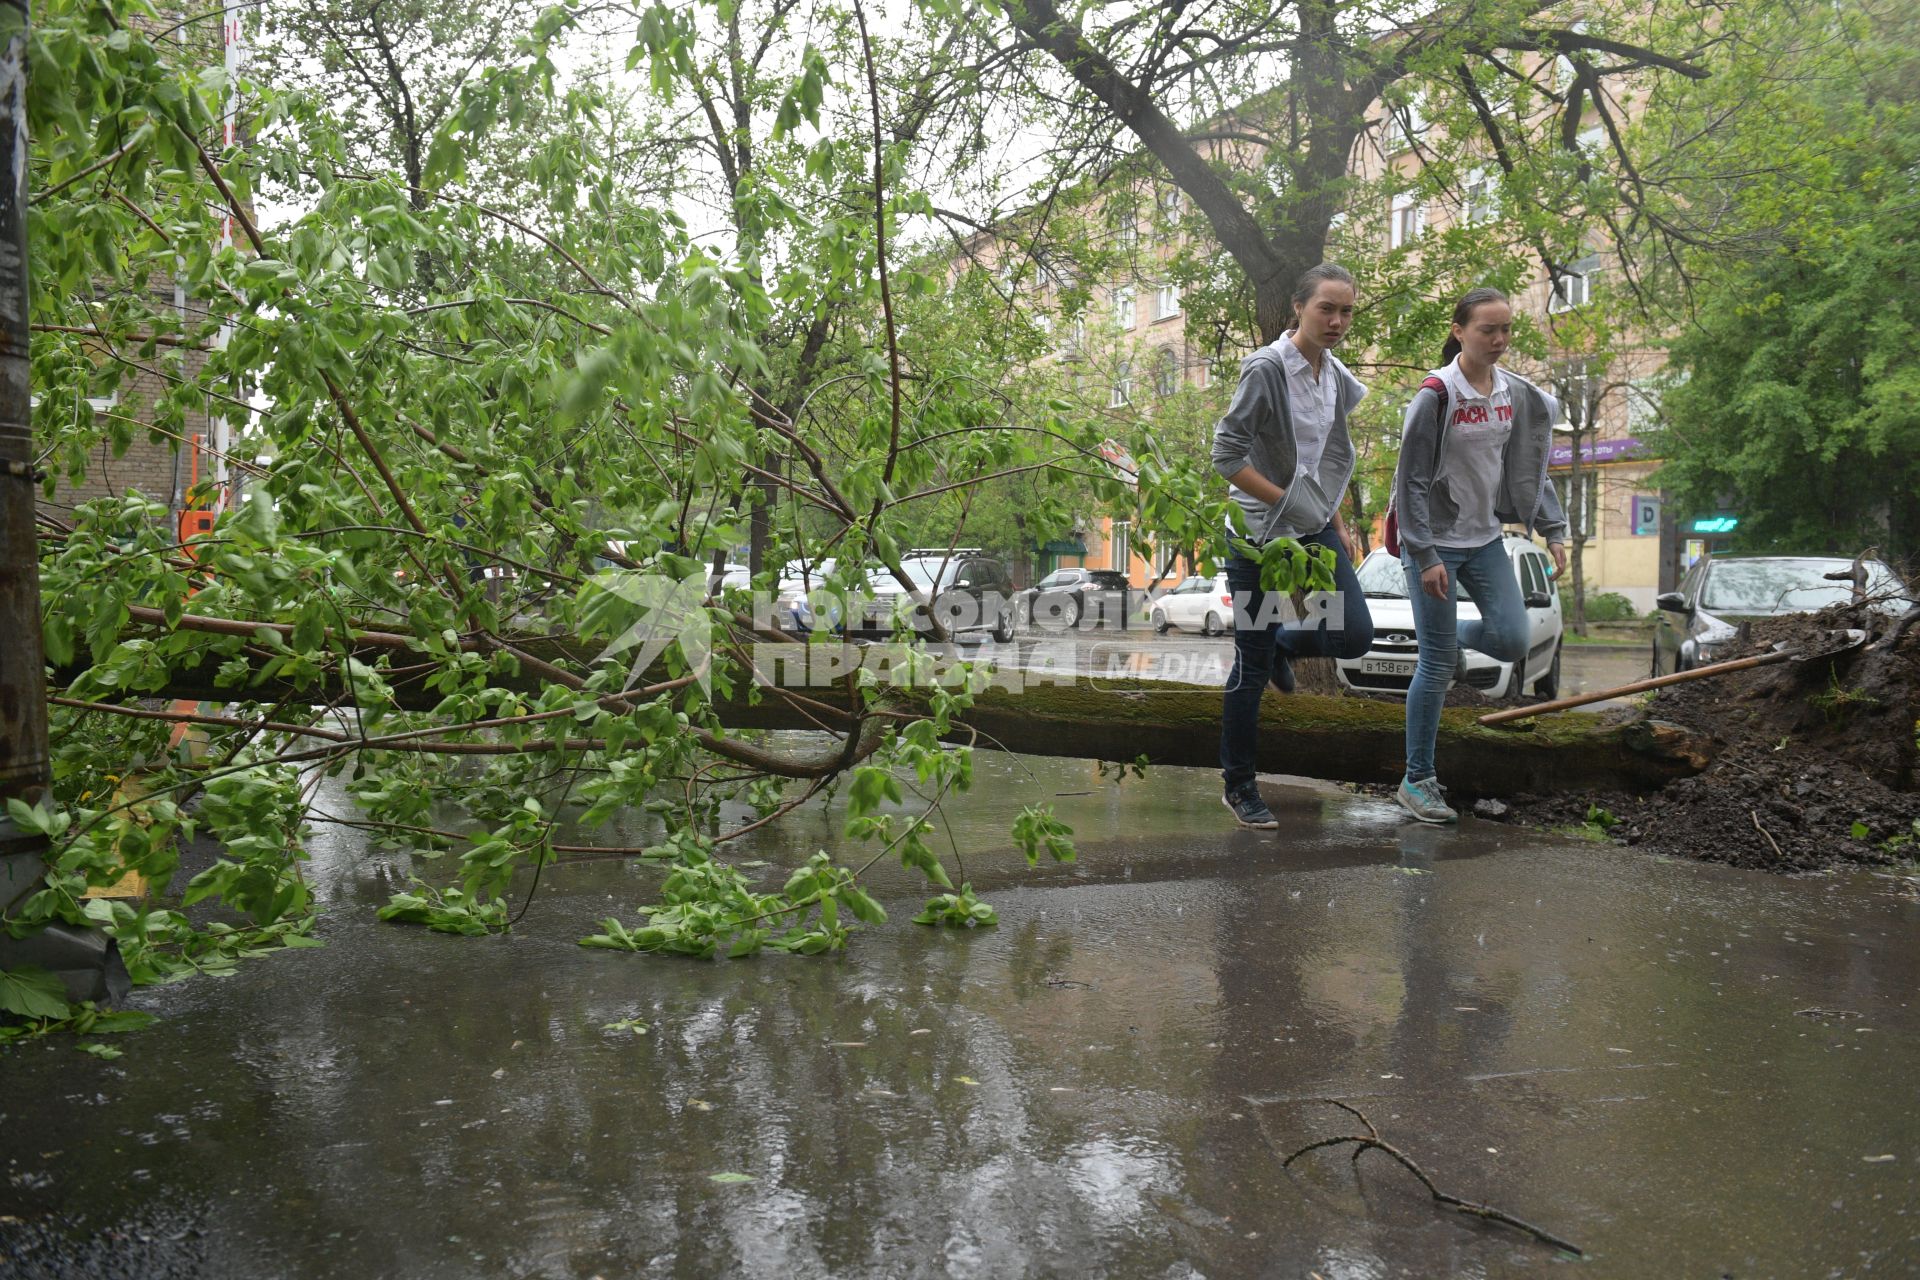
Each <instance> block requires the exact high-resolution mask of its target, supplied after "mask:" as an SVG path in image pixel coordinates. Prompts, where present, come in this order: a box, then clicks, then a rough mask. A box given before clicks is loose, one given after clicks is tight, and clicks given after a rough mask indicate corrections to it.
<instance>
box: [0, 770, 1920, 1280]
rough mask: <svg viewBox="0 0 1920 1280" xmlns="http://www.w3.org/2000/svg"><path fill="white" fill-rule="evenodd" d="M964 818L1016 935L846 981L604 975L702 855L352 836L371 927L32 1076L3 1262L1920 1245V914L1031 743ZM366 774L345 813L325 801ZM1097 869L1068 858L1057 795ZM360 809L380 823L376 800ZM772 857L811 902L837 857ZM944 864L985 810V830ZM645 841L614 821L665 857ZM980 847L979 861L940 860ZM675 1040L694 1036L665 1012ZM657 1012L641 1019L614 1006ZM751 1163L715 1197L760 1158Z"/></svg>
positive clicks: (1246, 1268)
mask: <svg viewBox="0 0 1920 1280" xmlns="http://www.w3.org/2000/svg"><path fill="white" fill-rule="evenodd" d="M976 774H977V784H976V786H975V789H974V791H973V792H972V793H971V794H970V795H968V796H966V797H964V798H962V799H961V800H959V801H958V802H957V803H955V804H954V805H953V806H952V807H951V809H950V812H949V829H950V831H951V838H952V840H953V842H954V844H955V846H957V847H958V849H959V850H960V852H961V853H962V855H963V856H964V858H965V860H966V865H967V870H968V873H969V874H970V876H971V878H972V880H973V882H974V884H975V885H976V887H978V888H980V889H982V891H983V892H986V893H988V894H989V896H990V898H991V900H992V901H993V902H994V903H995V905H996V906H997V907H998V908H999V911H1000V916H1001V920H1002V924H1001V927H1000V928H998V929H996V930H989V931H984V932H980V933H975V934H964V935H962V934H953V933H936V932H933V931H931V930H929V929H926V928H923V927H920V926H915V925H912V924H910V923H908V922H907V917H908V916H910V915H911V914H913V911H914V910H916V909H917V907H918V904H919V899H920V898H921V897H922V896H923V894H922V893H921V891H919V890H918V889H917V888H916V887H915V886H914V884H913V883H912V882H911V881H910V880H908V879H907V878H906V877H904V876H903V875H901V874H900V873H899V871H898V869H897V868H896V869H895V870H894V871H893V872H892V873H891V874H890V875H888V876H886V877H884V878H882V879H881V880H880V881H879V882H878V883H879V887H880V890H881V896H882V897H883V898H884V899H885V900H886V902H887V904H888V907H889V910H890V911H891V912H892V916H893V918H892V920H891V921H890V922H889V923H888V924H886V925H884V926H881V927H879V928H877V929H869V930H866V931H864V932H862V933H860V934H857V935H856V936H855V938H854V941H853V944H852V947H851V949H850V950H849V951H848V952H847V953H846V954H844V955H841V956H833V957H827V958H812V959H804V958H788V957H779V956H765V957H761V958H757V959H753V960H748V961H739V962H731V963H729V962H716V963H703V962H697V961H687V960H681V959H674V958H666V957H661V958H646V957H636V956H628V955H616V954H610V953H606V952H597V951H589V950H584V949H582V948H580V947H578V946H576V945H575V940H576V939H577V938H579V937H580V936H581V935H583V934H585V933H589V932H593V931H594V928H595V921H596V920H597V919H598V918H599V917H601V916H603V915H607V914H619V915H622V916H623V917H625V918H627V919H629V920H631V919H632V908H633V906H634V904H636V903H638V902H644V901H647V900H649V891H650V889H651V887H652V886H653V884H655V883H656V881H657V878H658V875H659V873H658V872H657V871H656V870H654V869H651V868H647V867H644V866H639V865H635V864H631V863H619V862H594V863H587V864H584V865H577V866H570V867H566V868H562V869H549V870H548V871H547V872H546V873H545V877H544V879H543V883H542V884H541V886H540V889H539V894H538V897H537V898H536V899H535V901H534V903H533V906H532V909H531V910H530V912H529V913H528V915H527V916H526V918H525V920H524V921H523V922H522V923H521V924H520V926H519V927H517V928H516V929H515V930H514V931H513V933H512V934H511V936H507V937H499V938H491V939H482V940H477V941H476V940H465V939H456V938H450V937H443V936H440V935H435V934H429V933H426V932H424V931H421V930H419V929H415V928H411V927H404V926H394V925H381V924H378V923H376V922H375V921H374V919H373V909H374V907H375V906H377V905H378V904H379V903H380V902H383V901H384V900H385V898H386V895H387V894H388V893H389V892H390V891H391V890H392V889H393V888H394V887H397V885H398V884H399V883H400V882H402V881H404V878H405V870H406V867H405V861H404V859H401V858H398V857H396V856H394V855H391V854H379V853H372V852H369V851H368V850H367V849H366V847H365V846H364V844H363V843H361V841H360V837H359V836H357V835H355V834H353V833H351V832H348V831H346V830H343V829H341V828H323V829H322V830H321V832H320V834H319V836H318V838H317V839H316V841H315V843H314V853H315V862H314V865H313V875H314V879H315V881H316V883H317V884H318V885H319V886H320V888H321V890H322V892H323V894H324V895H325V897H326V898H327V900H328V901H329V902H330V904H331V911H330V914H329V916H328V918H327V920H326V921H325V922H324V923H323V925H322V930H321V931H322V933H323V935H324V936H325V937H326V938H327V940H328V941H329V943H330V945H329V946H328V947H327V948H325V949H324V950H317V951H299V952H291V953H287V954H283V955H278V956H275V957H272V958H269V959H266V960H262V961H256V962H252V963H249V964H247V965H244V966H242V968H241V970H240V972H239V973H238V974H237V975H235V976H233V977H231V978H226V979H201V980H197V981H193V982H188V983H185V984H181V985H177V986H174V987H169V988H160V989H153V990H148V991H145V992H142V993H140V994H139V995H138V996H137V1002H138V1004H139V1005H140V1006H141V1007H144V1008H148V1009H151V1010H152V1011H154V1012H156V1013H158V1014H159V1015H161V1017H162V1018H163V1019H164V1021H163V1022H162V1023H161V1024H160V1025H159V1026H158V1027H156V1028H154V1029H152V1030H150V1031H147V1032H143V1033H140V1034H138V1035H134V1036H130V1037H126V1038H123V1039H122V1040H120V1041H119V1042H118V1047H120V1048H123V1049H124V1050H125V1051H126V1056H125V1057H123V1058H121V1059H119V1060H117V1061H112V1062H106V1061H100V1060H96V1059H95V1058H92V1057H90V1056H88V1055H85V1054H82V1053H79V1052H76V1051H75V1048H74V1045H73V1043H72V1041H70V1040H55V1041H51V1042H43V1043H40V1044H35V1045H31V1046H27V1047H25V1048H22V1049H16V1050H13V1051H10V1052H6V1053H4V1054H0V1135H3V1136H4V1144H3V1145H4V1156H0V1159H4V1162H5V1170H4V1173H5V1178H4V1181H0V1271H5V1272H6V1273H7V1274H21V1275H42V1274H45V1275H62V1274H89V1275H91V1274H125V1275H133V1276H160V1275H196V1276H236V1277H238V1276H246V1277H276V1276H287V1277H318V1276H356V1277H358V1276H432V1277H438V1276H558V1277H581V1278H582V1280H584V1278H586V1277H592V1276H602V1277H606V1278H607V1280H613V1278H614V1277H620V1276H633V1275H641V1274H648V1275H653V1274H658V1275H686V1276H709V1275H755V1276H760V1275H766V1276H835V1277H839V1276H916V1275H926V1276H943V1275H954V1276H992V1277H1003V1276H1080V1275H1084V1276H1140V1277H1182V1276H1268V1275H1279V1276H1300V1277H1308V1276H1313V1275H1318V1276H1320V1277H1322V1278H1323V1280H1337V1278H1359V1277H1387V1276H1403V1275H1404V1276H1439V1275H1448V1276H1532V1275H1538V1274H1541V1273H1542V1272H1543V1271H1545V1270H1547V1269H1548V1268H1550V1267H1551V1266H1552V1265H1553V1263H1554V1258H1555V1254H1554V1251H1553V1250H1551V1249H1549V1248H1546V1247H1545V1246H1542V1245H1539V1244H1535V1243H1533V1242H1531V1241H1529V1240H1527V1239H1526V1238H1524V1237H1522V1236H1520V1235H1518V1234H1517V1233H1515V1232H1513V1231H1510V1230H1507V1229H1505V1228H1499V1227H1490V1226H1487V1225H1483V1224H1480V1223H1476V1222H1472V1221H1469V1220H1467V1219H1464V1218H1462V1217H1461V1216H1459V1215H1457V1214H1453V1213H1449V1212H1447V1211H1445V1210H1442V1209H1439V1208H1437V1207H1435V1206H1434V1205H1432V1204H1431V1203H1430V1202H1429V1201H1428V1199H1427V1198H1426V1194H1425V1192H1424V1191H1422V1189H1421V1188H1420V1187H1419V1185H1418V1184H1417V1183H1416V1182H1414V1180H1413V1179H1412V1178H1411V1177H1410V1176H1408V1175H1407V1174H1405V1173H1404V1172H1402V1171H1400V1170H1398V1169H1396V1168H1395V1167H1393V1166H1392V1165H1391V1164H1390V1163H1389V1162H1388V1161H1387V1160H1386V1159H1385V1158H1384V1157H1382V1156H1381V1155H1379V1154H1378V1153H1373V1154H1370V1155H1368V1156H1366V1157H1365V1159H1364V1160H1362V1162H1361V1163H1360V1165H1359V1167H1358V1172H1357V1175H1356V1171H1355V1169H1354V1167H1353V1166H1352V1165H1351V1164H1350V1163H1349V1161H1348V1158H1347V1156H1346V1154H1345V1153H1344V1152H1342V1151H1338V1150H1331V1151H1324V1152H1320V1153H1316V1154H1315V1155H1312V1156H1309V1157H1307V1158H1306V1159H1304V1160H1303V1161H1301V1162H1299V1163H1297V1164H1296V1165H1295V1166H1294V1167H1293V1168H1292V1169H1291V1170H1287V1169H1283V1168H1282V1167H1281V1161H1282V1159H1283V1158H1284V1157H1285V1156H1286V1155H1287V1154H1288V1153H1289V1152H1291V1151H1293V1150H1294V1149H1295V1148H1297V1147H1300V1146H1303V1145H1305V1144H1306V1143H1308V1142H1310V1141H1312V1140H1313V1139H1315V1138H1319V1137H1326V1136H1332V1135H1335V1134H1339V1133H1345V1132H1353V1131H1354V1130H1355V1129H1356V1128H1357V1126H1358V1121H1356V1120H1354V1119H1353V1118H1352V1117H1350V1116H1347V1115H1345V1114H1343V1113H1342V1112H1340V1111H1338V1110H1336V1109H1335V1108H1333V1107H1331V1106H1328V1105H1326V1104H1325V1103H1324V1102H1321V1101H1319V1100H1320V1099H1326V1098H1335V1099H1339V1100H1342V1101H1345V1102H1348V1103H1350V1104H1352V1105H1354V1106H1357V1107H1359V1108H1360V1109H1362V1110H1363V1111H1364V1112H1365V1113H1366V1114H1367V1116H1368V1117H1369V1118H1370V1119H1371V1120H1372V1121H1373V1122H1374V1123H1375V1124H1376V1125H1377V1126H1378V1127H1379V1129H1380V1132H1381V1136H1382V1137H1383V1138H1385V1139H1386V1140H1388V1141H1390V1142H1392V1143H1394V1144H1396V1145H1397V1146H1398V1147H1400V1148H1401V1149H1402V1150H1404V1151H1405V1152H1406V1153H1407V1154H1408V1155H1410V1156H1411V1157H1413V1158H1414V1159H1416V1160H1418V1161H1419V1162H1420V1163H1421V1164H1422V1165H1423V1166H1424V1167H1425V1168H1426V1169H1427V1171H1428V1172H1429V1173H1430V1174H1431V1175H1432V1176H1433V1177H1434V1178H1435V1180H1436V1181H1437V1182H1438V1184H1439V1185H1440V1186H1441V1188H1442V1189H1443V1190H1447V1191H1450V1192H1453V1193H1454V1194H1457V1195H1460V1196H1463V1197H1465V1198H1468V1199H1472V1200H1481V1201H1487V1202H1490V1203H1492V1204H1494V1205H1497V1206H1499V1207H1500V1208H1503V1209H1505V1210H1507V1211H1509V1212H1511V1213H1513V1214H1516V1215H1518V1216H1519V1217H1521V1218H1524V1219H1527V1220H1529V1221H1531V1222H1534V1223H1537V1224H1539V1225H1540V1226H1542V1227H1545V1228H1547V1229H1549V1230H1551V1231H1553V1232H1555V1233H1557V1234H1559V1235H1561V1236H1564V1237H1567V1238H1569V1239H1571V1240H1573V1241H1575V1242H1577V1243H1578V1244H1580V1245H1582V1246H1583V1247H1584V1248H1585V1249H1586V1250H1587V1252H1588V1254H1589V1255H1590V1262H1589V1263H1588V1264H1586V1266H1587V1270H1585V1271H1583V1272H1582V1274H1594V1275H1606V1276H1632V1277H1653V1276H1681V1275H1687V1276H1720V1275H1733V1276H1739V1277H1747V1276H1815V1275H1819V1276H1824V1275H1847V1276H1852V1275H1865V1274H1876V1275H1877V1274H1888V1275H1910V1274H1913V1273H1914V1272H1915V1270H1916V1269H1920V1177H1917V1176H1916V1173H1917V1171H1920V1170H1917V1165H1920V1109H1917V1108H1916V1106H1915V1100H1916V1099H1915V1094H1916V1084H1915V1081H1916V1078H1917V1077H1916V1066H1917V1065H1920V1057H1917V1056H1916V1053H1915V1049H1916V1044H1917V1043H1920V1014H1917V1013H1916V1011H1915V1009H1914V1008H1913V1001H1914V999H1915V993H1916V990H1920V945H1917V944H1916V930H1915V925H1916V923H1920V904H1916V902H1915V901H1914V900H1913V899H1912V898H1910V897H1908V896H1905V895H1904V893H1903V886H1901V885H1900V884H1899V883H1897V882H1893V881H1889V880H1884V879H1875V878H1872V877H1858V878H1824V879H1816V880H1800V881H1787V880H1780V879H1771V878H1767V877H1764V876H1761V875H1758V874H1753V873H1745V872H1737V871H1731V870H1727V869H1723V868H1717V867H1711V866H1705V865H1695V864H1687V863H1675V862H1666V861H1660V860H1656V859H1653V858H1649V857H1646V856H1644V855H1639V854H1636V853H1634V852H1632V851H1623V850H1616V849H1613V848H1610V847H1606V846H1601V845H1595V844H1590V843H1584V842H1576V841H1571V840H1559V839H1556V838H1553V837H1543V836H1540V835H1538V834H1533V833H1527V832H1521V831H1516V830H1513V829H1509V828H1505V827H1500V826H1490V825H1486V824H1475V823H1472V822H1469V823H1467V824H1466V825H1465V826H1463V827H1462V828H1461V829H1460V830H1458V831H1449V830H1441V829H1435V828H1426V827H1416V826H1412V825H1410V824H1403V823H1402V822H1401V821H1400V820H1399V818H1398V817H1397V816H1396V812H1395V811H1394V810H1392V809H1391V808H1389V807H1388V806H1386V805H1385V804H1383V803H1381V802H1378V801H1375V800H1372V799H1369V798H1365V797H1357V796H1351V795H1348V794H1346V793H1344V792H1340V791H1338V790H1334V789H1323V788H1319V787H1313V786H1307V785H1300V786H1293V787H1284V788H1272V787H1270V788H1269V789H1268V798H1269V801H1270V802H1271V803H1273V804H1274V806H1275V808H1276V810H1277V811H1278V812H1279V813H1280V816H1281V818H1282V820H1283V827H1282V829H1281V830H1280V831H1279V832H1277V833H1275V832H1269V833H1253V832H1240V831H1235V830H1230V829H1228V827H1227V821H1228V819H1227V815H1226V814H1225V812H1224V811H1223V810H1222V809H1221V807H1220V805H1219V801H1218V790H1217V781H1216V779H1215V777H1214V775H1211V774H1208V773H1203V772H1200V771H1185V770H1171V769H1169V770H1159V771H1155V772H1153V773H1151V774H1150V775H1149V777H1148V778H1147V779H1146V780H1144V781H1142V780H1132V781H1128V782H1126V783H1124V784H1120V785H1116V784H1114V783H1113V782H1111V781H1109V780H1103V779H1101V778H1100V777H1099V776H1098V774H1097V773H1096V771H1095V769H1094V767H1093V766H1092V765H1090V764H1089V765H1083V764H1079V763H1075V762H1061V761H1038V760H1028V759H1023V758H1018V757H1007V756H1001V755H997V754H993V753H988V752H981V753H980V754H979V755H978V756H977V758H976ZM323 795H324V793H323ZM1035 799H1047V800H1051V802H1052V803H1053V804H1054V805H1055V806H1056V809H1057V811H1058V812H1059V814H1060V815H1061V816H1062V817H1064V818H1065V819H1066V820H1067V821H1068V822H1070V823H1072V824H1073V825H1074V827H1075V828H1076V829H1077V831H1078V836H1079V840H1080V849H1081V857H1080V862H1079V864H1078V865H1076V866H1072V867H1057V868H1054V867H1043V868H1042V869H1041V870H1040V871H1039V872H1037V873H1029V872H1028V871H1027V870H1026V868H1025V865H1024V862H1023V861H1022V860H1021V859H1020V858H1019V857H1018V855H1016V854H1015V853H1014V852H1013V851H1012V849H1011V847H1010V846H1009V844H1008V843H1007V839H1006V828H1007V823H1008V822H1009V821H1010V820H1011V818H1012V816H1013V814H1014V813H1015V812H1017V811H1018V809H1019V807H1020V805H1021V804H1023V803H1026V802H1029V801H1032V800H1035ZM322 803H323V804H324V805H327V806H329V807H331V808H333V809H334V810H336V811H344V809H345V806H346V802H345V801H344V799H343V798H342V797H340V796H339V795H338V794H333V795H331V796H330V797H326V798H323V800H322ZM797 818H798V820H797V821H793V822H789V823H788V824H786V825H785V826H784V827H783V828H780V829H778V830H773V829H770V830H768V831H766V832H762V833H757V834H756V837H753V838H750V839H752V840H757V843H751V844H750V841H741V842H739V843H738V845H736V846H735V848H736V854H737V856H738V857H740V858H743V859H749V860H765V861H766V862H767V863H768V864H769V865H768V866H767V867H766V868H765V869H764V874H765V875H766V876H767V877H768V879H769V880H775V879H777V878H780V877H783V875H784V872H783V871H782V870H781V868H784V867H788V866H791V865H792V864H793V863H795V862H796V861H798V860H800V859H802V858H804V857H805V856H806V855H807V854H808V853H810V852H812V850H813V849H815V848H817V847H829V848H831V847H834V846H835V845H836V844H837V843H838V837H837V831H838V817H837V815H836V814H832V813H813V814H802V815H797ZM942 834H943V838H944V836H945V834H946V832H945V831H943V833H942ZM644 835H645V833H644V832H640V831H632V832H627V833H625V834H624V835H620V836H609V837H607V838H609V839H632V840H635V841H638V840H639V839H641V838H643V837H644ZM939 847H940V848H941V849H942V851H943V852H945V851H946V848H947V846H946V845H945V844H944V843H943V844H941V845H940V846H939ZM628 1020H638V1021H639V1022H642V1023H644V1024H646V1026H647V1033H646V1034H644V1035H638V1034H635V1033H634V1031H633V1030H631V1029H629V1027H628V1026H625V1025H621V1024H623V1023H624V1022H626V1021H628ZM610 1024H611V1025H610ZM717 1174H718V1175H743V1176H744V1177H745V1178H747V1179H751V1180H750V1181H744V1180H724V1181H717V1180H715V1178H714V1175H717Z"/></svg>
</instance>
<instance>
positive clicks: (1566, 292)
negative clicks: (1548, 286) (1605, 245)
mask: <svg viewBox="0 0 1920 1280" xmlns="http://www.w3.org/2000/svg"><path fill="white" fill-rule="evenodd" d="M1599 269H1600V257H1599V255H1598V254H1591V253H1590V254H1588V255H1587V256H1586V257H1584V258H1582V259H1580V260H1579V261H1578V262H1570V263H1568V264H1567V268H1566V270H1564V271H1562V272H1561V273H1560V278H1559V279H1558V280H1556V281H1554V282H1553V292H1552V294H1551V296H1549V297H1548V298H1547V314H1549V315H1559V314H1560V313H1562V312H1565V311H1573V310H1576V309H1578V308H1580V307H1584V306H1586V305H1587V303H1589V302H1591V301H1592V300H1593V277H1594V274H1595V273H1596V272H1597V271H1598V270H1599Z"/></svg>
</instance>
